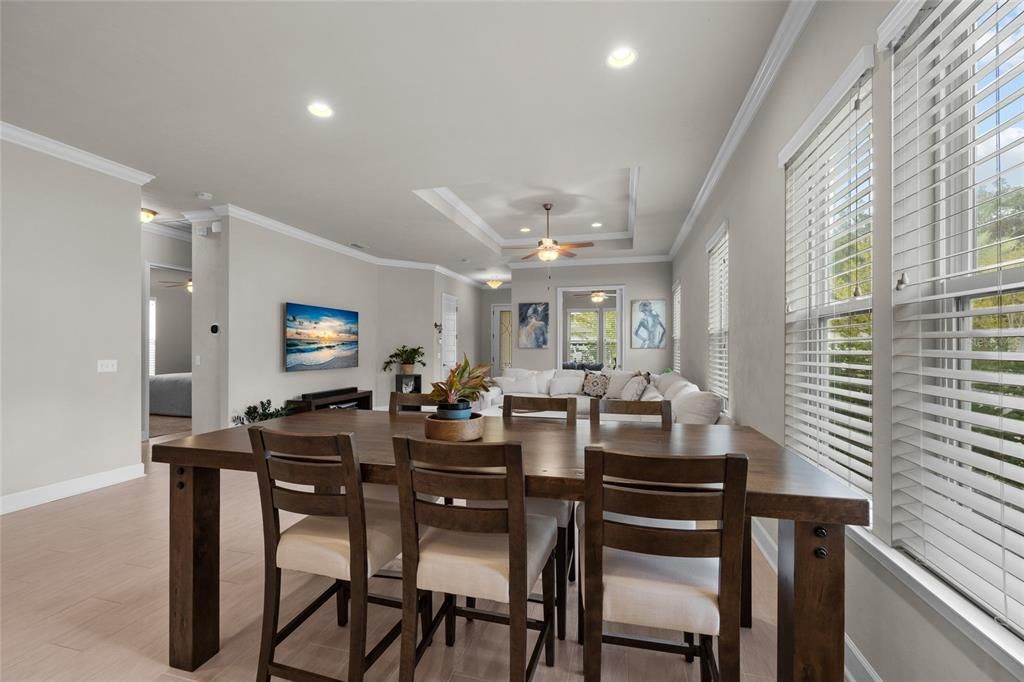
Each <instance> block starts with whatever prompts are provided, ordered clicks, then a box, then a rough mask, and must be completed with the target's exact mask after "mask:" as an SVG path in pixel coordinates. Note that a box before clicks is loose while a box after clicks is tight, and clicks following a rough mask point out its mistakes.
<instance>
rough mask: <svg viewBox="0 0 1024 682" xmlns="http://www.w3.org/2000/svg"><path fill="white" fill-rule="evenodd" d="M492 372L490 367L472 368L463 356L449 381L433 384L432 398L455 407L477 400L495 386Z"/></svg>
mask: <svg viewBox="0 0 1024 682" xmlns="http://www.w3.org/2000/svg"><path fill="white" fill-rule="evenodd" d="M490 371H491V366H490V365H476V366H475V367H473V366H470V364H469V358H468V357H467V356H466V355H463V356H462V363H461V364H460V365H459V366H458V367H454V368H452V371H451V372H449V373H448V378H447V379H445V380H444V381H435V382H434V383H433V384H431V385H432V387H433V390H432V391H431V392H430V397H431V398H433V399H434V400H436V401H437V402H439V403H448V404H449V405H454V404H456V403H458V402H459V401H460V400H465V401H470V402H471V401H473V400H476V399H477V398H479V397H480V394H481V393H484V392H486V391H487V389H488V388H490V387H491V386H493V385H494V380H493V379H491V378H490V377H489V376H488V374H489V373H490Z"/></svg>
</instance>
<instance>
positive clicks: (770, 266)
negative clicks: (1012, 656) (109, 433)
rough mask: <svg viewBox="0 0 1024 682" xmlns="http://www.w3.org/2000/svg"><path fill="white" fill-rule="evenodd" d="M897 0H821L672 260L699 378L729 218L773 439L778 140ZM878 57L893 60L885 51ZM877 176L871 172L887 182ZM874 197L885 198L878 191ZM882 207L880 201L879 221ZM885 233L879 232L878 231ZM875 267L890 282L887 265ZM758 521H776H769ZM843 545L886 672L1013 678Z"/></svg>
mask: <svg viewBox="0 0 1024 682" xmlns="http://www.w3.org/2000/svg"><path fill="white" fill-rule="evenodd" d="M892 7H893V4H892V3H890V2H843V3H837V2H834V3H818V4H817V6H816V8H815V10H814V13H813V15H812V16H811V19H810V21H809V22H808V24H807V26H806V28H805V29H804V32H803V34H802V36H801V38H800V40H799V41H798V42H797V44H796V47H795V48H794V49H793V52H792V53H791V54H790V56H789V58H788V59H787V61H786V63H785V64H784V66H783V70H782V73H781V74H780V75H779V77H778V79H777V80H776V81H775V84H774V85H773V86H772V90H771V92H770V94H769V95H768V97H767V99H766V100H765V102H764V104H763V106H762V108H761V110H760V112H759V113H758V115H757V117H756V118H755V120H754V122H753V124H752V125H751V127H750V129H749V131H748V132H747V134H746V135H745V137H744V138H743V140H742V142H741V144H740V145H739V147H738V148H737V150H736V153H735V155H734V156H733V157H732V159H731V161H730V163H729V165H728V167H727V168H726V171H725V173H724V174H723V176H722V178H721V180H720V181H719V183H718V185H717V187H716V189H715V191H714V192H713V194H712V195H711V197H710V200H709V201H708V203H707V205H706V206H705V208H704V210H703V211H702V213H701V214H700V216H699V219H698V220H697V222H696V226H695V229H694V230H693V232H692V233H691V234H690V235H689V236H688V237H687V239H686V241H685V243H684V245H683V248H682V249H681V251H680V253H679V254H678V256H677V257H676V259H675V261H674V263H673V271H674V273H675V277H676V278H678V279H679V281H680V283H681V286H682V296H683V316H682V323H683V324H682V329H683V345H682V350H683V353H682V361H683V373H684V374H686V375H687V376H689V377H691V378H692V379H693V380H695V381H697V382H698V383H703V382H704V380H705V377H706V374H707V372H706V368H707V343H706V340H707V337H706V332H705V330H706V328H707V286H708V282H707V277H708V274H707V252H706V243H707V240H708V239H709V238H710V237H711V235H712V234H713V233H714V231H715V230H717V229H718V227H719V226H720V225H721V224H722V223H723V222H728V224H729V235H730V236H729V259H730V262H729V278H730V280H729V301H730V320H729V322H730V339H729V344H730V346H729V361H730V371H731V385H732V386H733V395H732V402H731V410H732V413H733V416H734V418H736V420H737V421H738V422H740V423H742V424H746V425H750V426H753V427H754V428H756V429H758V430H759V431H761V432H763V433H765V434H766V435H768V436H769V437H770V438H772V439H774V440H776V441H778V442H782V441H783V435H784V423H783V419H784V403H783V389H784V383H783V382H784V371H785V366H784V346H783V342H784V305H785V304H784V285H785V276H784V248H785V224H784V211H785V187H784V175H783V171H782V170H781V169H779V168H778V162H777V156H778V152H779V151H780V150H781V149H782V147H783V146H784V145H785V144H786V143H787V142H788V141H789V139H790V138H791V137H792V136H793V134H794V133H795V132H796V130H797V129H798V128H799V127H800V125H801V124H802V123H803V121H804V120H805V119H806V118H807V116H808V115H809V114H810V113H811V111H812V110H813V109H814V107H815V106H816V105H817V104H818V102H819V101H820V100H821V98H822V97H823V96H824V95H825V93H826V92H827V91H828V90H829V88H830V87H832V84H833V83H834V82H835V80H836V79H837V78H838V77H839V75H840V74H841V73H842V71H843V69H844V68H846V66H847V65H848V64H849V63H850V61H851V60H852V59H853V57H854V54H855V53H856V52H857V50H859V49H860V48H861V47H863V46H864V45H868V44H872V43H873V42H874V41H875V39H876V34H875V31H876V29H877V27H878V25H879V23H880V22H881V20H882V19H883V18H884V17H885V16H886V15H887V14H888V13H889V11H890V10H891V9H892ZM878 68H879V69H888V68H889V66H888V62H886V63H883V64H880V65H879V67H878ZM876 82H877V81H876ZM881 82H883V83H885V82H887V81H886V80H883V81H881ZM883 126H884V123H883V124H882V125H879V123H878V122H877V121H876V144H885V142H884V138H885V133H884V132H882V131H885V130H887V127H883ZM884 176H885V174H884V173H882V177H881V178H878V179H877V182H876V184H884V183H885V177H884ZM884 196H885V197H887V196H888V195H887V194H885V195H884ZM878 201H879V202H880V203H881V204H882V206H881V207H880V208H881V209H883V210H884V204H885V200H884V198H879V199H878ZM881 215H882V214H878V213H876V216H877V217H878V222H882V220H881ZM884 215H887V212H886V213H884ZM876 229H878V227H877V226H876ZM883 235H884V233H883ZM885 239H886V237H885V236H879V237H878V238H877V239H876V241H883V242H884V241H885ZM880 270H881V269H880ZM878 274H879V276H880V277H884V283H886V284H887V283H888V276H887V274H886V273H884V272H879V273H878ZM876 291H878V287H877V286H876ZM883 333H884V332H883ZM737 387H742V390H737ZM882 443H884V439H879V441H877V443H876V447H884V445H882ZM765 525H766V526H767V527H768V528H769V530H773V529H774V524H772V523H768V524H765ZM847 548H848V555H847V579H846V585H847V592H846V598H847V611H846V614H847V615H846V629H847V633H848V635H849V636H850V638H851V639H852V640H853V642H854V643H855V644H856V645H857V647H858V648H859V649H860V651H861V652H862V653H863V654H864V656H865V657H866V658H867V659H868V661H869V662H870V663H871V664H872V666H873V667H874V668H875V670H876V671H877V673H878V674H879V675H880V676H881V677H882V679H884V680H890V681H908V680H929V681H931V680H958V681H963V680H1003V679H1007V680H1008V679H1010V676H1009V674H1008V673H1007V672H1006V671H1005V670H1003V669H1002V668H1001V667H999V666H998V665H997V664H995V662H994V661H993V660H992V659H991V658H989V657H988V656H987V655H986V654H985V653H984V652H983V651H981V650H980V649H979V648H978V647H976V646H975V645H974V644H972V643H970V642H968V641H967V640H966V639H965V638H964V637H963V635H962V634H960V632H959V631H957V630H956V629H955V628H953V627H952V626H951V625H950V624H949V623H948V622H946V621H945V620H944V619H943V618H942V617H941V616H939V615H938V614H937V613H936V612H935V611H934V610H933V609H931V608H930V607H928V606H927V604H925V603H924V602H922V601H921V600H920V599H919V598H917V597H916V596H915V595H914V594H913V593H911V592H910V591H909V590H907V589H906V588H904V587H903V586H902V584H900V583H899V582H898V581H897V579H896V578H895V577H894V576H892V575H891V574H889V573H888V571H887V570H886V569H884V568H883V567H882V566H881V565H879V564H878V563H877V562H876V561H875V560H874V559H873V558H871V557H870V556H869V555H867V554H866V553H865V552H864V551H863V550H861V549H860V548H859V547H857V546H856V545H854V544H853V543H852V542H848V543H847Z"/></svg>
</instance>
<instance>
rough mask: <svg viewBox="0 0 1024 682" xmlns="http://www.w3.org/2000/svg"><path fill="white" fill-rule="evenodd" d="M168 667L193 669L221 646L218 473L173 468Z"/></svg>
mask: <svg viewBox="0 0 1024 682" xmlns="http://www.w3.org/2000/svg"><path fill="white" fill-rule="evenodd" d="M170 505H171V538H170V542H171V562H170V576H169V577H170V602H171V603H170V612H171V613H170V615H171V619H170V631H169V636H170V643H169V647H168V651H169V658H170V660H169V663H170V665H171V667H173V668H178V669H180V670H189V671H191V670H195V669H196V668H198V667H199V666H201V665H202V664H203V663H205V662H206V661H207V660H209V659H210V657H211V656H213V655H214V654H216V653H217V650H218V649H219V648H220V470H218V469H203V468H198V467H183V466H175V465H172V466H171V492H170Z"/></svg>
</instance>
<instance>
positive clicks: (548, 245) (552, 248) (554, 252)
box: [523, 204, 594, 263]
mask: <svg viewBox="0 0 1024 682" xmlns="http://www.w3.org/2000/svg"><path fill="white" fill-rule="evenodd" d="M552 208H554V205H553V204H544V211H545V212H546V214H547V218H546V230H545V233H544V234H545V236H544V238H543V239H541V240H540V241H538V242H537V248H536V249H534V250H533V251H532V252H530V253H528V254H526V255H525V256H523V260H530V259H531V258H533V257H534V256H536V257H537V258H538V259H539V260H542V261H544V262H545V263H550V262H551V261H553V260H557V259H558V257H559V256H565V257H566V258H575V257H576V254H575V253H573V252H572V249H584V248H587V247H589V246H593V245H594V242H576V243H574V244H559V243H558V240H557V239H552V238H551V209H552Z"/></svg>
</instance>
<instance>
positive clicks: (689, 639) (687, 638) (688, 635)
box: [683, 632, 693, 663]
mask: <svg viewBox="0 0 1024 682" xmlns="http://www.w3.org/2000/svg"><path fill="white" fill-rule="evenodd" d="M683 641H684V642H686V643H687V644H689V645H690V646H693V633H692V632H684V633H683ZM686 662H687V663H693V654H686Z"/></svg>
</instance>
